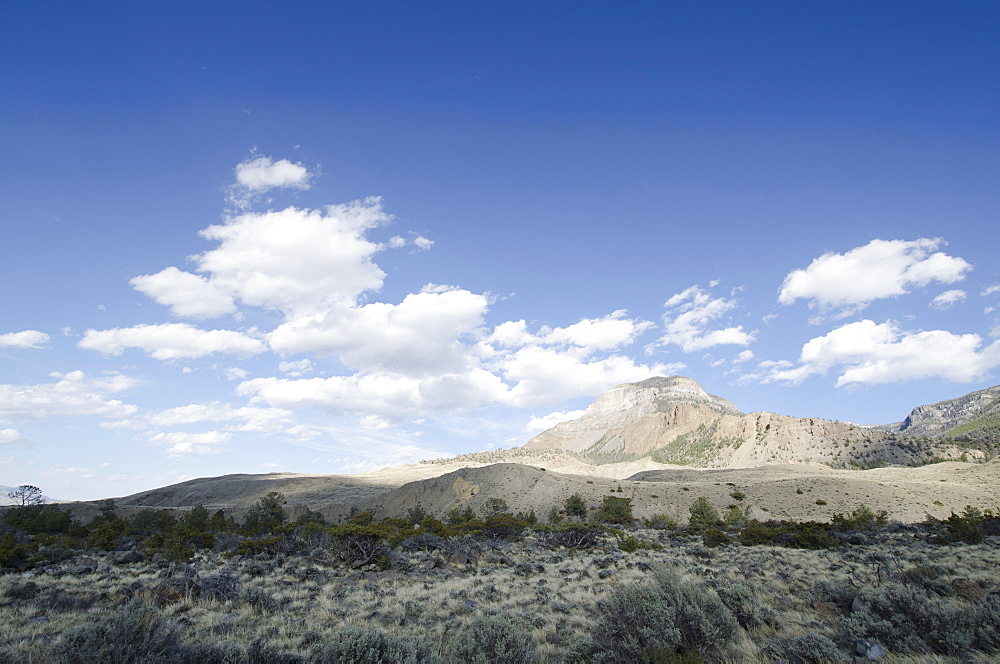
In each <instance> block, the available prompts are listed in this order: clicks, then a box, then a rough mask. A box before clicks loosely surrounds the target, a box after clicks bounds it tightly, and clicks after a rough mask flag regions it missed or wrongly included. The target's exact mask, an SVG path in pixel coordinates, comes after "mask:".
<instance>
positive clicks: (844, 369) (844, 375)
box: [763, 320, 1000, 387]
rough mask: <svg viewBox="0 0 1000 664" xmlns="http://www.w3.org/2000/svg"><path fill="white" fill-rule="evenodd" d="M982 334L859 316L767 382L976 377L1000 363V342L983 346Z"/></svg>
mask: <svg viewBox="0 0 1000 664" xmlns="http://www.w3.org/2000/svg"><path fill="white" fill-rule="evenodd" d="M982 345H983V339H982V337H980V336H979V335H978V334H953V333H951V332H947V331H944V330H930V331H908V330H902V329H900V328H899V327H898V326H897V325H896V324H895V323H892V322H887V323H881V324H877V323H875V322H873V321H871V320H863V321H858V322H856V323H850V324H848V325H844V326H842V327H839V328H837V329H835V330H833V331H832V332H830V333H829V334H826V335H824V336H821V337H816V338H814V339H811V340H809V341H808V342H806V344H805V345H804V346H803V347H802V351H801V353H800V354H799V360H798V362H799V366H797V367H794V368H784V367H777V368H776V370H774V371H772V372H771V373H769V374H768V375H767V376H765V377H764V378H763V382H775V381H782V382H788V383H791V384H799V383H801V382H802V381H803V380H805V379H806V378H808V377H809V376H812V375H824V374H826V373H828V372H829V371H831V370H835V371H836V372H838V373H839V376H838V377H837V382H836V384H837V386H838V387H841V386H845V385H852V384H869V385H870V384H881V383H904V382H908V381H912V380H918V379H921V378H942V379H944V380H949V381H953V382H958V383H965V382H971V381H974V380H978V379H980V378H982V377H983V376H985V375H987V374H988V373H989V372H990V371H991V370H992V369H994V368H995V367H997V366H998V365H1000V341H998V342H994V343H993V344H991V345H989V346H987V347H985V348H982V349H980V347H981V346H982Z"/></svg>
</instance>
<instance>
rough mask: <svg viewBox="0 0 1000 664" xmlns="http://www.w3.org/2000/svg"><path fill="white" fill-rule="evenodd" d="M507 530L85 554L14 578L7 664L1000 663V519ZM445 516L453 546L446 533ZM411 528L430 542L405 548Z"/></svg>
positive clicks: (514, 524) (8, 603)
mask: <svg viewBox="0 0 1000 664" xmlns="http://www.w3.org/2000/svg"><path fill="white" fill-rule="evenodd" d="M618 506H619V507H622V505H618ZM567 507H568V508H570V510H571V511H572V508H573V507H574V506H573V505H567ZM147 516H149V515H147ZM362 516H363V515H362ZM411 516H412V515H411ZM416 516H418V517H419V516H421V515H420V514H417V515H416ZM615 516H616V515H615V514H614V513H609V514H604V517H605V518H608V517H612V518H613V517H615ZM617 516H622V515H617ZM493 518H494V519H495V520H498V521H496V522H498V523H502V524H505V525H506V526H509V527H508V528H506V529H499V530H497V529H495V530H489V529H488V528H485V524H486V523H490V521H489V520H486V521H485V522H481V521H478V520H476V523H482V524H484V525H483V526H481V527H479V528H466V530H468V532H465V533H462V527H461V526H459V527H457V528H453V529H451V530H450V531H447V530H443V529H442V528H443V526H444V524H441V522H437V521H436V520H434V519H428V518H426V517H425V518H424V521H423V523H421V524H416V525H413V524H408V523H406V521H405V520H403V519H399V520H396V521H395V522H391V523H388V524H385V525H384V526H383V527H385V528H388V526H390V525H394V526H395V527H396V528H397V530H396V531H395V533H396V534H395V536H393V537H391V538H389V539H384V540H379V542H378V545H377V546H375V547H374V548H372V549H371V551H366V552H365V553H364V555H363V556H361V557H359V555H358V554H355V553H352V552H351V551H350V549H349V547H348V548H347V549H345V548H344V541H343V537H345V533H354V535H358V534H359V533H360V534H364V533H365V532H369V533H370V532H374V531H372V530H369V531H365V530H364V529H365V528H368V529H376V528H378V527H379V526H378V524H372V523H370V522H368V523H366V525H361V524H359V523H355V524H345V525H341V526H333V527H325V526H324V527H320V526H319V525H318V524H315V523H314V524H313V525H312V526H310V525H309V523H308V520H307V521H306V522H305V523H304V525H303V524H299V525H294V524H285V525H283V526H280V527H278V528H277V529H276V530H273V531H272V530H268V531H265V532H257V533H256V537H250V536H246V535H240V534H238V533H218V534H216V536H214V537H213V538H211V541H210V542H203V543H206V544H207V543H210V544H211V547H208V546H202V547H197V546H194V547H193V550H192V551H188V550H185V551H183V552H182V554H181V555H180V556H179V560H180V561H171V560H170V558H171V556H170V555H164V554H165V553H167V554H169V553H170V552H171V549H169V548H167V547H165V546H160V548H159V549H158V550H157V549H156V548H155V547H154V548H153V549H150V548H146V549H145V550H146V551H147V552H146V553H142V550H143V547H141V546H140V547H138V550H137V547H135V545H134V544H135V539H134V538H133V540H132V546H131V547H130V548H128V549H124V550H104V549H101V548H100V547H98V546H90V547H89V548H87V549H86V550H66V549H64V550H63V556H62V559H61V560H53V559H52V558H58V557H59V556H53V555H51V554H50V559H48V560H45V559H40V560H39V561H37V562H35V563H34V564H30V565H28V564H25V565H23V566H22V569H20V570H18V571H14V570H7V571H9V572H10V573H7V574H5V575H3V576H0V613H2V615H3V620H2V621H0V661H3V662H131V661H137V662H138V661H142V662H175V661H176V662H183V661H189V662H212V661H218V662H378V661H383V662H397V661H398V662H437V661H445V662H465V661H482V662H536V661H537V662H563V661H616V662H624V661H651V662H656V661H662V662H669V661H686V662H698V661H751V662H754V661H767V662H770V661H791V662H828V661H832V662H837V661H843V662H850V661H854V658H855V657H859V656H860V657H864V658H865V659H866V660H876V659H878V660H880V661H887V662H892V661H911V660H912V661H920V662H927V661H931V662H935V661H938V662H944V661H982V662H986V661H996V657H997V655H998V654H1000V575H998V574H997V570H998V569H1000V538H998V537H997V536H996V534H995V533H994V531H995V530H996V526H997V519H995V518H993V517H992V516H991V515H989V514H987V516H986V517H984V516H983V514H982V513H980V512H978V511H977V510H971V511H966V512H965V513H963V515H956V517H955V518H954V519H952V520H950V521H945V522H941V521H937V522H933V521H929V522H927V523H924V524H916V525H910V526H904V525H902V524H892V523H888V522H887V520H886V519H885V518H884V515H877V516H876V515H873V514H871V513H870V512H869V511H866V510H864V509H859V510H858V511H856V512H854V513H853V514H852V515H845V516H842V517H841V518H840V520H839V522H838V523H835V524H825V525H822V524H819V525H815V526H813V525H809V524H797V525H796V524H787V523H786V524H780V523H776V522H772V523H764V524H761V523H759V522H742V521H736V520H731V521H730V522H729V523H726V522H720V521H716V515H713V514H707V515H705V514H702V513H701V512H699V511H698V510H696V506H694V505H693V506H692V522H691V523H690V524H689V525H688V526H687V527H685V528H679V527H677V525H676V524H672V523H647V524H646V525H653V526H657V528H659V529H657V528H641V527H640V528H636V527H632V525H633V524H632V523H631V522H629V523H625V524H618V525H617V526H609V525H608V523H607V522H606V521H605V523H604V524H603V525H601V524H598V523H583V522H565V521H564V522H563V523H562V524H561V525H559V526H549V527H541V526H535V527H534V528H530V527H529V528H523V526H524V525H527V524H524V523H523V522H519V521H518V520H517V519H515V518H513V517H510V515H505V514H496V515H494V517H493ZM612 520H613V519H612ZM359 521H360V522H361V523H362V524H363V523H365V522H366V520H365V519H364V518H362V519H359ZM434 523H436V524H440V526H441V527H438V526H435V528H437V530H438V531H440V532H441V533H442V534H440V535H439V534H434V532H432V530H433V528H432V529H428V527H427V526H428V524H431V525H433V524H434ZM470 523H472V522H470ZM105 525H106V522H105ZM293 525H294V527H291V526H293ZM473 525H475V524H473ZM99 527H100V524H98V528H95V529H94V532H96V531H97V530H98V529H99ZM338 529H339V530H338ZM345 529H346V530H345ZM352 529H353V530H352ZM407 530H410V532H412V533H414V534H412V535H409V536H406V537H402V538H401V537H400V536H399V533H400V532H401V531H402V532H406V531H407ZM484 530H485V532H484ZM275 533H276V534H275ZM567 533H569V534H568V535H567ZM824 534H825V535H824ZM81 536H82V533H81ZM151 537H153V536H151ZM90 538H91V539H88V540H82V541H89V542H90V544H94V541H93V540H92V538H93V535H91V536H90ZM338 538H340V539H338ZM127 539H128V538H124V539H122V538H119V541H118V542H117V543H118V544H121V543H122V542H125V541H127ZM162 539H163V538H162V537H161V540H162ZM348 539H350V538H348ZM362 539H363V538H362ZM359 541H360V540H359ZM248 543H250V544H249V545H248ZM162 544H163V542H161V545H162ZM81 546H82V545H81ZM792 547H805V548H792ZM50 548H51V547H50ZM109 548H111V547H110V546H109ZM45 550H46V549H44V548H42V549H39V551H43V552H44V551H45ZM154 550H155V551H156V553H152V551H154ZM189 553H190V554H191V555H188V554H189ZM369 554H370V555H369ZM36 557H37V556H36ZM174 557H177V556H174ZM184 560H186V561H187V562H183V561H184Z"/></svg>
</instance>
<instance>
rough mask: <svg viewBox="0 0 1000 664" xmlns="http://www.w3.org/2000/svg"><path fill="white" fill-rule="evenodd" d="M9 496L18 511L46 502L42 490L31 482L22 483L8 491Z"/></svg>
mask: <svg viewBox="0 0 1000 664" xmlns="http://www.w3.org/2000/svg"><path fill="white" fill-rule="evenodd" d="M7 497H8V498H10V500H11V502H13V504H14V505H15V506H16V507H17V509H18V511H20V510H22V509H24V508H25V507H36V506H38V505H43V504H44V503H45V498H44V497H43V496H42V490H41V489H39V488H38V487H37V486H32V485H30V484H22V485H21V486H19V487H17V488H16V489H14V490H13V491H8V492H7Z"/></svg>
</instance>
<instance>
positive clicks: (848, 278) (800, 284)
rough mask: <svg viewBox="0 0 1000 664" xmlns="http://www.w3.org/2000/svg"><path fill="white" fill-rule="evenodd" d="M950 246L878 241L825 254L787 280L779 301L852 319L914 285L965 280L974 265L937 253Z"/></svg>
mask: <svg viewBox="0 0 1000 664" xmlns="http://www.w3.org/2000/svg"><path fill="white" fill-rule="evenodd" d="M944 244H945V242H944V240H943V239H941V238H934V239H928V238H920V239H917V240H912V241H905V240H872V241H871V242H869V243H868V244H866V245H864V246H862V247H856V248H854V249H851V250H850V251H848V252H846V253H843V254H837V253H833V252H829V253H825V254H823V255H822V256H820V257H819V258H817V259H815V260H813V262H812V263H810V264H809V267H807V268H805V269H803V270H795V271H793V272H791V273H790V274H788V276H786V277H785V281H784V283H783V284H782V286H781V291H780V293H779V294H778V301H779V302H780V303H781V304H785V305H789V304H792V303H794V302H795V301H796V300H799V299H805V300H809V307H810V308H815V307H819V308H820V309H823V310H827V309H842V313H844V314H849V313H851V312H854V311H858V310H861V309H864V308H865V307H867V306H868V305H869V304H870V303H871V302H873V301H875V300H878V299H882V298H887V297H895V296H898V295H903V294H905V293H907V292H909V290H908V289H909V288H910V287H912V286H921V287H922V286H926V285H928V284H929V283H931V282H932V281H937V282H940V283H944V284H951V283H954V282H956V281H960V280H962V279H964V278H965V273H966V272H968V271H969V270H971V269H972V265H970V264H969V263H968V262H966V261H965V260H963V259H961V258H956V257H954V256H948V255H947V254H944V253H942V252H937V251H935V250H936V249H937V248H938V247H940V246H942V245H944ZM932 252H934V253H932Z"/></svg>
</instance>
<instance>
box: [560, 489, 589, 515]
mask: <svg viewBox="0 0 1000 664" xmlns="http://www.w3.org/2000/svg"><path fill="white" fill-rule="evenodd" d="M563 507H564V510H565V512H566V516H568V517H576V518H578V519H582V518H584V517H586V516H587V503H586V502H585V501H584V500H583V498H582V497H581V496H580V494H578V493H574V494H573V495H572V496H570V497H569V498H567V499H566V502H565V503H564V506H563Z"/></svg>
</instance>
